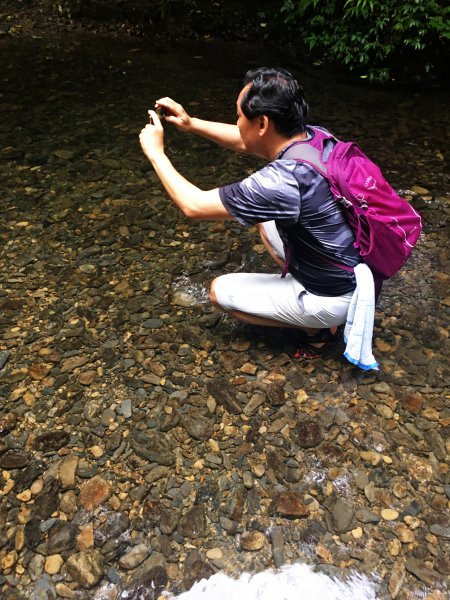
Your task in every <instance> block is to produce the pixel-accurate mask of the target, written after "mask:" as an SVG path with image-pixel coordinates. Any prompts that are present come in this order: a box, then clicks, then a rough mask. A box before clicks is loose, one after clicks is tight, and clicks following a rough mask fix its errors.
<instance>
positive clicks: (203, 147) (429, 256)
mask: <svg viewBox="0 0 450 600" xmlns="http://www.w3.org/2000/svg"><path fill="white" fill-rule="evenodd" d="M0 50H1V51H0V65H1V73H2V76H1V77H2V84H3V85H2V90H1V93H0V116H1V121H0V181H1V189H2V192H1V216H2V219H1V222H0V240H1V244H2V245H1V250H0V268H1V278H0V336H1V337H0V411H1V416H0V436H1V439H0V468H1V471H0V473H1V474H0V489H1V498H0V524H1V528H0V531H1V533H0V562H1V567H2V574H1V575H0V588H1V590H2V591H1V593H2V598H5V599H22V598H27V597H30V596H31V597H32V598H33V599H34V598H36V599H39V600H40V599H41V598H43V599H44V598H45V599H50V598H75V599H80V600H81V599H83V600H84V599H91V598H96V599H97V600H100V599H101V598H102V599H103V598H119V599H125V598H127V599H134V600H137V599H138V598H139V599H141V598H142V599H148V600H155V599H156V598H158V596H159V595H160V594H161V593H162V592H163V590H164V589H166V588H167V589H169V590H170V591H171V592H172V593H173V594H177V593H179V592H181V591H184V590H186V589H189V588H190V587H191V586H192V584H193V583H194V582H195V581H196V580H198V579H200V578H202V577H209V576H210V575H212V574H213V573H215V572H217V571H224V572H226V573H227V574H230V575H233V576H237V575H239V574H240V573H242V572H243V571H249V572H252V573H255V572H258V571H260V570H262V569H266V568H276V567H279V566H281V565H283V564H286V563H292V562H295V561H304V562H307V563H308V564H311V565H314V566H316V568H317V569H318V570H320V571H323V572H325V573H328V574H331V575H339V576H344V575H345V574H346V573H348V572H351V571H357V572H360V573H364V574H366V575H367V576H368V577H369V578H373V579H374V581H376V584H377V589H378V595H379V597H380V598H399V599H401V600H406V599H410V598H419V597H420V598H429V599H431V598H433V599H436V600H437V599H439V600H440V599H443V598H445V597H446V593H447V592H448V576H449V574H450V559H449V545H450V542H449V540H450V517H449V510H448V508H449V499H450V484H449V479H448V448H449V446H448V433H449V427H450V409H449V404H448V390H449V387H448V383H449V363H448V349H449V343H448V308H449V306H450V294H449V291H448V281H449V274H448V258H449V256H448V214H449V207H450V204H449V196H448V180H447V179H446V172H445V151H446V150H447V148H444V145H443V142H442V140H444V139H445V135H444V132H445V131H447V132H448V113H446V112H445V98H444V96H443V95H440V94H439V93H435V94H431V93H427V94H425V93H423V94H413V93H410V92H409V91H397V92H393V91H391V92H383V91H380V90H370V91H368V90H367V89H364V88H358V87H350V86H349V85H345V84H340V83H339V82H336V81H334V80H333V78H332V77H329V78H328V77H324V75H323V74H321V73H320V72H317V73H316V72H315V71H314V70H311V69H306V68H305V69H304V73H302V70H301V69H300V68H299V69H298V73H299V76H300V77H301V78H303V80H304V81H305V87H306V89H307V90H309V94H308V96H309V100H310V102H311V104H312V106H313V119H312V121H313V122H321V123H322V124H324V125H327V126H328V127H330V128H331V129H333V130H335V131H336V133H338V134H339V135H341V136H342V137H345V136H348V137H352V138H356V139H358V140H359V141H361V143H363V146H364V147H365V149H366V150H367V151H368V152H370V153H371V155H372V156H374V157H375V158H376V159H377V160H379V161H380V162H381V164H382V165H383V166H384V167H385V169H387V174H388V177H389V178H390V179H391V181H392V183H393V184H394V185H395V186H396V187H397V188H398V189H400V190H401V193H402V194H403V195H404V196H405V197H407V199H408V200H409V201H411V202H413V203H414V204H415V206H416V207H417V208H418V209H419V210H421V211H422V214H423V217H424V233H423V235H422V237H421V239H420V242H419V244H418V247H417V249H416V251H415V252H414V254H413V256H412V258H411V260H410V261H409V262H408V264H407V266H406V267H405V268H404V269H403V271H402V272H401V273H400V274H399V275H398V276H396V277H395V278H394V279H393V280H391V281H390V282H389V283H388V284H387V285H386V286H385V291H384V295H383V297H382V300H381V302H380V305H379V307H378V310H377V315H376V327H375V340H374V347H375V353H376V356H377V358H378V359H379V361H380V364H381V369H380V371H379V372H370V373H363V372H361V371H359V370H357V369H355V368H354V367H353V366H352V365H350V364H348V363H346V362H345V360H344V359H343V358H342V356H341V352H340V351H339V350H337V351H336V352H335V353H334V354H333V355H332V356H329V357H328V358H327V359H326V360H324V361H316V362H313V363H307V364H298V363H297V362H296V361H295V359H294V358H293V354H294V351H295V343H294V341H293V337H292V335H291V334H290V332H288V331H278V330H270V331H269V330H263V329H259V328H252V327H247V326H244V325H241V324H236V323H234V322H232V321H231V320H229V319H228V318H224V317H223V316H222V315H221V314H220V313H217V312H215V311H214V310H213V309H212V307H211V306H210V304H209V302H208V292H207V290H208V286H209V282H210V280H211V279H212V278H213V277H214V276H215V275H217V274H219V273H223V272H227V271H236V270H244V271H245V270H254V269H258V268H261V266H262V265H265V266H266V267H267V266H268V263H267V261H266V259H265V257H264V255H263V251H262V248H261V246H260V244H259V242H258V240H257V238H256V235H255V232H254V231H244V230H243V229H242V228H240V227H239V226H237V225H236V224H233V223H226V224H223V223H194V222H188V221H187V220H186V219H184V217H182V216H181V215H180V214H179V213H178V212H177V211H176V210H175V209H174V208H173V207H172V206H171V205H170V202H169V201H168V199H167V198H166V196H165V194H164V192H163V190H162V188H161V187H160V185H159V184H158V182H157V179H156V177H155V175H154V174H153V173H152V171H151V168H150V167H149V165H148V164H147V163H146V161H145V159H144V157H143V156H142V154H141V152H140V149H139V147H138V141H137V135H138V133H139V130H140V128H141V127H142V126H143V124H144V123H145V119H146V110H147V108H148V107H149V106H151V104H152V102H153V100H154V99H155V98H157V97H159V96H160V95H163V94H164V95H166V94H169V95H171V96H173V97H175V98H176V99H178V100H180V101H181V102H183V103H184V104H185V106H186V108H187V109H188V110H190V111H191V112H192V113H193V114H199V115H201V116H204V117H206V118H217V119H233V117H234V106H233V105H234V99H235V94H236V91H237V90H238V89H239V83H240V77H241V74H242V72H243V71H245V69H246V68H247V67H248V66H251V65H256V64H260V63H264V62H265V63H268V61H269V60H272V62H273V61H274V57H273V56H272V55H270V54H269V55H268V54H267V51H264V50H262V49H257V48H248V47H247V48H245V49H242V48H239V47H233V46H220V47H215V46H209V47H208V46H206V47H202V48H187V49H178V50H173V51H171V52H165V53H161V52H157V51H155V49H154V48H149V47H145V46H144V45H143V43H142V41H139V42H136V43H134V42H133V41H120V40H117V39H116V40H107V39H106V40H105V39H99V38H95V37H83V38H80V37H66V38H65V39H63V38H52V39H34V40H32V39H29V40H15V41H14V40H3V41H2V42H1V47H0ZM243 56H245V58H243ZM276 58H277V62H278V63H280V64H281V60H282V58H281V57H280V56H277V57H276ZM437 131H442V132H443V133H442V136H440V135H437V133H436V132H437ZM167 145H168V153H169V155H170V156H171V157H172V159H173V161H174V163H175V164H176V165H177V166H178V167H179V168H180V170H181V171H182V172H183V174H186V175H187V176H188V177H189V178H191V179H192V180H193V181H195V182H197V183H198V184H199V185H201V186H202V187H204V188H208V187H214V186H217V185H221V184H224V183H226V182H230V181H232V180H234V179H238V178H240V177H242V176H243V175H244V174H245V173H246V172H248V171H249V170H252V169H254V168H257V167H258V166H259V164H260V163H258V161H256V160H254V159H252V158H242V157H238V156H234V155H230V154H229V153H227V152H225V151H223V150H220V149H217V148H214V147H213V146H211V145H210V144H208V143H207V142H204V141H202V140H198V139H193V138H190V137H187V136H181V135H179V134H178V133H177V132H173V131H168V132H167Z"/></svg>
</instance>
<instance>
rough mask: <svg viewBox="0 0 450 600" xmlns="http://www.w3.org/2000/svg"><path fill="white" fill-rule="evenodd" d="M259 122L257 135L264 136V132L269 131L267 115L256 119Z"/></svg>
mask: <svg viewBox="0 0 450 600" xmlns="http://www.w3.org/2000/svg"><path fill="white" fill-rule="evenodd" d="M258 119H259V121H258V123H259V131H258V134H259V135H260V136H261V135H264V134H265V133H266V131H267V130H268V129H269V117H268V116H267V115H260V116H259V117H258Z"/></svg>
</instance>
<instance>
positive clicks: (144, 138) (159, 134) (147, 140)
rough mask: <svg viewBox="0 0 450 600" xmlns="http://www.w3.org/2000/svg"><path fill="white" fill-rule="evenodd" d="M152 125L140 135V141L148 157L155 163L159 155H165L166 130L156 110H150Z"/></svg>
mask: <svg viewBox="0 0 450 600" xmlns="http://www.w3.org/2000/svg"><path fill="white" fill-rule="evenodd" d="M148 114H149V116H150V123H147V125H146V126H145V127H144V129H143V130H142V131H141V133H140V134H139V141H140V142H141V147H142V150H143V152H144V154H145V155H146V157H147V158H148V159H149V160H150V161H153V160H154V159H155V158H156V157H157V156H158V155H161V154H164V129H163V126H162V125H161V121H160V119H159V117H158V115H157V114H156V112H155V111H154V110H149V111H148Z"/></svg>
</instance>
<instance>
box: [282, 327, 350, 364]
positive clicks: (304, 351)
mask: <svg viewBox="0 0 450 600" xmlns="http://www.w3.org/2000/svg"><path fill="white" fill-rule="evenodd" d="M342 331H343V326H339V327H331V328H329V329H319V331H318V332H317V333H315V334H313V335H309V334H307V333H306V331H302V330H300V331H299V334H298V342H299V348H298V350H297V352H296V353H295V354H294V357H295V358H297V359H298V360H312V359H315V358H321V357H322V356H323V355H324V354H325V353H326V352H327V350H329V349H330V347H331V346H334V345H335V344H337V343H338V342H339V340H340V337H341V334H342Z"/></svg>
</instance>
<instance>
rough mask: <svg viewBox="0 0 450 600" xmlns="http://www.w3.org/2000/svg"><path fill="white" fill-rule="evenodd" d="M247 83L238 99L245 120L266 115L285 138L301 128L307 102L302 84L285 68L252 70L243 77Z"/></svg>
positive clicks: (295, 133) (300, 131) (301, 129)
mask: <svg viewBox="0 0 450 600" xmlns="http://www.w3.org/2000/svg"><path fill="white" fill-rule="evenodd" d="M248 84H250V87H249V88H248V90H247V92H246V93H245V94H244V95H243V97H242V100H241V110H242V112H243V113H244V115H245V116H246V117H247V119H250V120H252V119H254V118H255V117H259V116H260V115H267V116H268V117H269V118H270V119H271V120H272V121H273V124H274V125H275V129H276V131H277V132H278V133H279V134H280V135H283V136H286V137H288V138H289V137H292V136H294V135H297V134H298V133H303V131H305V127H306V118H307V116H308V104H307V102H306V100H305V97H304V93H303V88H302V86H301V85H300V84H299V83H298V81H297V80H296V79H294V77H293V76H292V75H291V73H289V71H286V70H285V69H280V68H268V67H260V68H259V69H252V70H251V71H247V73H246V74H245V77H244V86H246V85H248Z"/></svg>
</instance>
